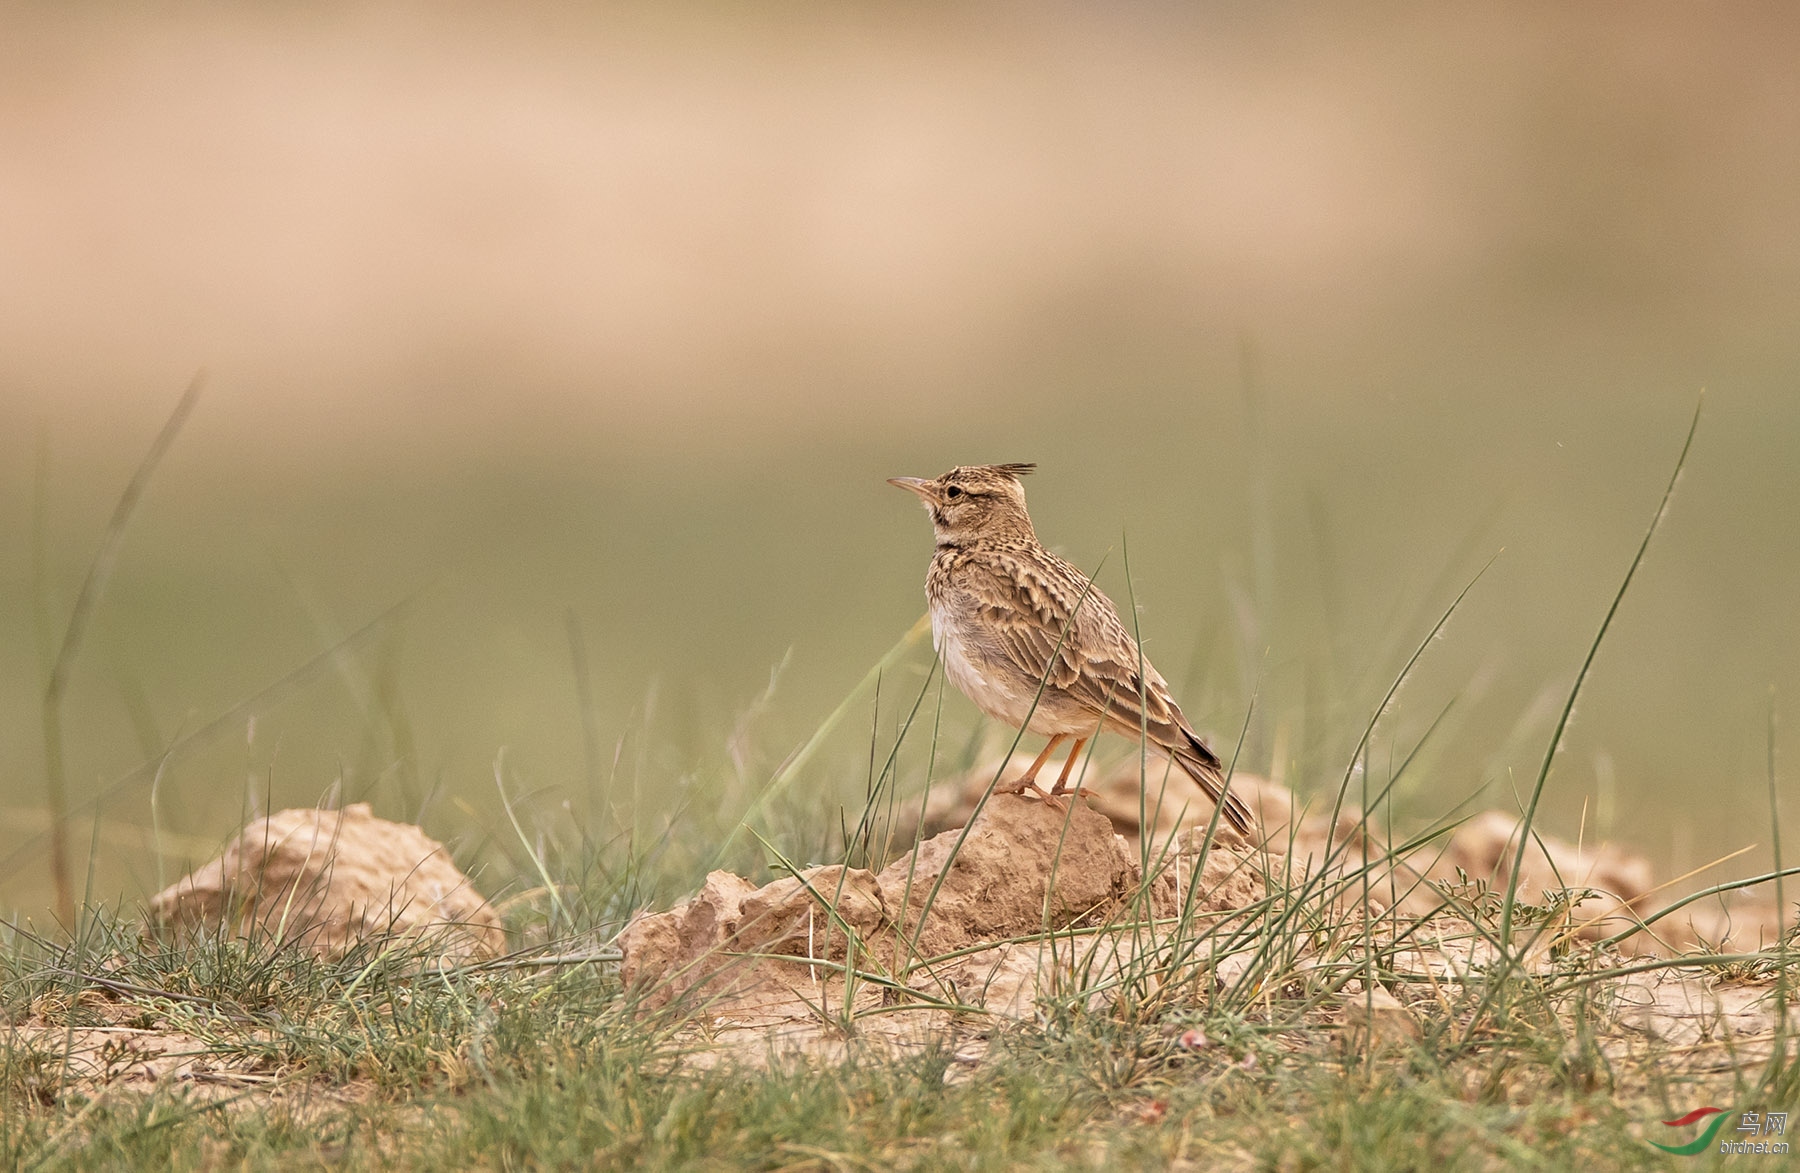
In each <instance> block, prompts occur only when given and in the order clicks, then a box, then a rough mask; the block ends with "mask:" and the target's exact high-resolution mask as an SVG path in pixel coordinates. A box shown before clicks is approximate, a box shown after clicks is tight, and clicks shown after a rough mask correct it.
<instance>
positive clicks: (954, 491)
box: [944, 485, 962, 501]
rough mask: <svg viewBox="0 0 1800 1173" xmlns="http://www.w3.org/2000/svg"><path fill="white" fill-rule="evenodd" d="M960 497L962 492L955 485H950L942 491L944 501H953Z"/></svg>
mask: <svg viewBox="0 0 1800 1173" xmlns="http://www.w3.org/2000/svg"><path fill="white" fill-rule="evenodd" d="M960 496H962V490H961V489H959V488H957V487H956V486H955V485H951V486H950V487H949V488H948V489H945V490H944V499H945V500H947V501H954V500H956V499H957V498H958V497H960Z"/></svg>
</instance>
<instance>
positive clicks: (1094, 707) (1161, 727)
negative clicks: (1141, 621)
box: [985, 582, 1182, 741]
mask: <svg viewBox="0 0 1800 1173" xmlns="http://www.w3.org/2000/svg"><path fill="white" fill-rule="evenodd" d="M1033 585H1036V584H1033ZM1056 585H1057V586H1061V585H1062V584H1056ZM1082 585H1083V586H1084V587H1085V585H1086V584H1085V582H1084V583H1083V584H1082ZM1067 593H1068V592H1067V590H1066V589H1064V590H1055V589H1052V590H1034V591H1031V592H1030V594H1029V597H1030V598H1031V600H1032V601H1033V603H1035V604H1036V606H1035V608H1033V609H1032V610H1022V609H1019V608H1016V607H990V608H987V609H986V610H987V614H986V616H985V618H986V619H987V621H988V628H989V630H990V631H991V632H992V633H993V635H994V637H995V638H994V642H995V644H996V645H997V647H998V650H1000V651H1001V652H1002V653H1003V654H1004V655H1005V656H1006V658H1007V659H1008V660H1010V661H1011V662H1012V664H1013V666H1014V667H1016V668H1017V669H1018V670H1019V672H1020V673H1021V674H1022V675H1024V676H1026V677H1029V678H1031V679H1033V680H1042V681H1044V682H1045V687H1046V688H1054V689H1057V690H1059V691H1060V692H1063V693H1065V694H1067V695H1068V696H1069V697H1070V698H1072V699H1074V700H1075V701H1077V702H1079V703H1080V704H1081V705H1082V707H1083V708H1086V709H1088V710H1089V711H1090V712H1092V713H1093V715H1094V719H1095V721H1096V722H1098V721H1101V720H1105V721H1106V722H1107V723H1108V724H1109V725H1112V726H1113V727H1114V728H1116V729H1118V730H1119V731H1120V732H1122V733H1128V734H1130V735H1135V734H1136V733H1137V731H1138V729H1139V728H1140V722H1141V723H1142V725H1143V726H1147V728H1148V730H1149V733H1150V736H1151V738H1152V739H1153V740H1156V741H1164V740H1169V739H1171V738H1173V737H1174V736H1175V735H1176V734H1177V733H1178V732H1179V728H1180V725H1181V720H1182V718H1181V713H1180V710H1178V709H1177V708H1176V707H1175V703H1174V701H1173V700H1172V699H1171V698H1170V697H1169V691H1168V685H1167V684H1166V683H1165V682H1164V681H1163V678H1162V677H1161V676H1160V675H1159V674H1158V673H1157V671H1156V669H1155V668H1153V667H1151V666H1150V665H1149V664H1147V663H1146V664H1144V673H1143V678H1142V680H1140V678H1139V675H1138V664H1139V654H1138V646H1137V642H1136V641H1135V640H1133V639H1132V638H1131V637H1130V636H1129V635H1127V634H1126V632H1125V629H1124V626H1123V625H1122V624H1121V623H1120V622H1119V618H1118V613H1117V612H1116V611H1114V610H1113V606H1112V603H1111V601H1110V600H1108V599H1107V597H1106V596H1105V595H1103V594H1101V593H1100V592H1099V591H1098V590H1089V591H1087V593H1086V597H1085V598H1083V597H1081V596H1080V595H1077V596H1076V598H1075V599H1074V600H1072V603H1073V604H1074V606H1073V607H1071V606H1066V605H1064V604H1063V603H1062V600H1061V599H1060V598H1058V596H1059V595H1065V594H1067ZM1071 614H1073V619H1072V620H1071V618H1070V616H1071Z"/></svg>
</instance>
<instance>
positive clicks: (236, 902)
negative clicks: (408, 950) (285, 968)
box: [150, 803, 506, 960]
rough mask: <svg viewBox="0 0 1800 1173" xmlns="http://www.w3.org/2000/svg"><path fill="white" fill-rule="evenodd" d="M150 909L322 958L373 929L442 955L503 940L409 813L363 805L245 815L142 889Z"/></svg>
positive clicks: (158, 916)
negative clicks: (221, 839) (395, 819)
mask: <svg viewBox="0 0 1800 1173" xmlns="http://www.w3.org/2000/svg"><path fill="white" fill-rule="evenodd" d="M150 914H151V917H152V919H153V920H155V921H156V922H158V923H160V924H163V925H166V926H169V927H172V928H176V929H192V928H206V929H216V928H218V927H219V926H221V925H223V926H227V927H229V928H230V929H231V931H233V932H236V933H239V934H243V935H248V934H251V933H258V934H267V935H269V936H271V937H274V938H277V939H279V940H282V941H297V942H300V943H302V944H303V945H305V946H306V947H307V948H310V949H312V950H314V951H316V952H318V953H319V954H321V955H325V956H331V955H335V954H340V953H342V952H343V951H345V950H346V949H348V948H350V947H351V946H353V945H355V944H358V943H360V942H363V941H368V940H372V939H383V938H395V939H398V938H405V939H409V940H411V941H413V942H415V943H417V944H422V945H424V946H425V947H427V948H432V949H435V950H437V951H439V952H441V954H442V955H443V956H444V957H446V958H447V959H450V960H465V959H469V958H475V957H485V956H491V955H493V954H497V953H500V952H502V951H503V950H504V949H505V946H506V935H505V933H504V931H503V930H502V928H501V925H500V917H499V916H498V915H497V914H496V913H495V912H494V910H493V909H492V908H490V907H489V906H488V903H487V901H486V900H484V899H482V897H481V894H480V893H479V892H477V891H475V889H474V887H473V886H472V885H471V884H470V883H469V879H468V877H467V876H465V875H463V874H462V872H461V871H459V870H458V869H457V867H456V865H455V864H454V863H452V862H450V853H449V851H448V850H447V849H446V848H445V847H444V845H443V844H441V843H439V842H437V841H436V840H435V839H431V838H429V837H428V836H427V835H426V834H425V833H424V832H423V831H421V830H419V828H417V827H415V826H412V825H411V824H409V823H390V822H388V821H387V820H386V819H378V818H376V817H375V816H374V814H373V812H372V811H371V810H370V808H369V805H368V804H367V803H355V804H353V805H351V806H347V807H345V808H344V809H343V810H341V811H331V810H315V809H312V808H306V809H301V810H284V811H279V812H277V813H276V814H273V815H270V816H269V817H268V818H266V819H258V820H256V821H255V822H253V823H251V824H250V825H249V826H247V827H245V828H244V829H243V831H241V832H239V834H238V836H237V838H235V839H233V840H232V841H231V843H230V844H228V845H227V846H226V848H225V850H224V852H223V853H221V854H220V856H219V857H218V858H217V859H215V860H213V861H212V862H210V863H208V864H206V865H204V866H203V867H200V868H198V869H197V870H195V871H194V872H193V873H192V874H191V875H188V876H186V877H184V878H182V879H181V880H179V881H177V882H176V883H175V884H173V885H171V886H170V887H168V888H166V889H164V890H163V891H162V892H159V893H157V894H156V896H154V897H152V898H151V901H150Z"/></svg>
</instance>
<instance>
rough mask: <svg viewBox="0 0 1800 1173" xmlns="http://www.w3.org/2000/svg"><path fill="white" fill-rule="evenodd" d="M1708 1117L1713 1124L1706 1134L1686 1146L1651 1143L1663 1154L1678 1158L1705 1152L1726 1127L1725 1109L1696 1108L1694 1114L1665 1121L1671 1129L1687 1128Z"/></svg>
mask: <svg viewBox="0 0 1800 1173" xmlns="http://www.w3.org/2000/svg"><path fill="white" fill-rule="evenodd" d="M1708 1116H1711V1117H1712V1118H1713V1122H1712V1123H1711V1124H1708V1125H1707V1126H1706V1130H1705V1131H1704V1132H1702V1133H1701V1134H1700V1135H1699V1136H1697V1137H1695V1138H1694V1139H1693V1140H1691V1141H1689V1142H1688V1143H1686V1144H1657V1142H1656V1141H1651V1142H1650V1143H1651V1144H1653V1145H1656V1147H1657V1148H1659V1149H1661V1150H1662V1151H1663V1152H1665V1153H1674V1154H1675V1155H1676V1156H1678V1157H1691V1156H1693V1155H1694V1154H1696V1153H1702V1152H1705V1151H1706V1150H1707V1149H1708V1148H1710V1147H1712V1142H1713V1138H1714V1137H1715V1136H1718V1135H1719V1129H1720V1128H1722V1127H1724V1125H1725V1109H1724V1108H1695V1109H1694V1110H1693V1111H1692V1112H1689V1113H1688V1114H1687V1115H1686V1116H1682V1117H1680V1118H1679V1119H1676V1120H1664V1121H1663V1123H1664V1124H1666V1125H1668V1126H1669V1127H1670V1128H1686V1127H1687V1126H1688V1125H1690V1124H1692V1123H1693V1122H1694V1121H1696V1120H1701V1119H1704V1118H1705V1117H1708Z"/></svg>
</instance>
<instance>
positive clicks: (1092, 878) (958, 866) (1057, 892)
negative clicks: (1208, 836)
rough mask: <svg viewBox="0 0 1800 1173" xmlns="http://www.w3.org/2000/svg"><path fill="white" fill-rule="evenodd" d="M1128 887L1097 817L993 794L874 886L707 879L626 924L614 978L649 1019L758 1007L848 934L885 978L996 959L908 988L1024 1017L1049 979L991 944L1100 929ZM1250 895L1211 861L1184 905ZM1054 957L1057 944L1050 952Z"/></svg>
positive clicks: (1027, 949) (1041, 968) (920, 978)
mask: <svg viewBox="0 0 1800 1173" xmlns="http://www.w3.org/2000/svg"><path fill="white" fill-rule="evenodd" d="M959 839H961V840H962V844H961V847H960V848H958V847H957V841H958V840H959ZM953 853H954V859H952V854H953ZM946 864H948V871H947V873H946V871H945V869H946ZM1192 868H1193V863H1192V856H1191V855H1188V854H1185V853H1184V856H1183V869H1182V874H1184V875H1189V874H1191V872H1192ZM940 874H942V875H943V883H942V884H941V885H939V884H937V879H938V877H939V875H940ZM1138 875H1139V872H1138V861H1137V858H1136V857H1135V856H1134V855H1133V854H1132V852H1130V851H1129V850H1128V849H1127V848H1126V846H1125V843H1124V841H1123V840H1121V839H1120V838H1119V837H1118V836H1117V835H1116V834H1114V832H1113V828H1112V824H1111V823H1110V822H1109V821H1108V820H1107V819H1106V817H1105V816H1104V815H1102V814H1099V813H1098V812H1095V811H1093V810H1090V809H1089V808H1088V807H1087V806H1086V805H1084V804H1080V803H1077V804H1075V806H1074V808H1073V810H1069V811H1060V810H1057V809H1055V808H1054V807H1051V806H1048V805H1047V804H1045V803H1043V802H1039V801H1034V800H1031V799H1026V798H1022V797H1019V796H1016V795H1004V794H1003V795H995V796H994V797H993V798H992V799H991V800H990V801H989V802H988V803H987V805H986V806H984V807H983V808H982V810H981V813H980V815H979V816H978V817H977V818H976V819H975V821H974V823H973V824H972V825H971V826H970V829H969V833H968V835H967V836H966V837H965V836H963V834H962V830H961V828H956V829H952V830H948V831H944V832H941V833H940V834H938V835H935V836H933V837H932V838H931V839H929V840H927V841H925V842H924V843H922V844H920V845H919V847H918V848H917V850H916V851H914V852H913V853H911V854H908V855H906V856H903V857H901V858H900V859H898V860H896V861H895V862H893V863H892V864H889V865H888V866H887V867H886V868H884V869H883V870H882V872H881V874H880V875H871V874H870V873H869V872H867V871H864V870H861V869H850V870H846V869H844V868H841V867H823V868H812V869H809V870H807V871H804V872H802V873H801V878H795V877H792V876H789V877H783V878H782V879H778V880H776V881H774V882H773V883H771V884H768V885H766V886H764V887H762V888H752V887H751V886H750V884H749V882H748V881H746V880H743V879H741V878H739V877H737V876H733V875H731V874H730V873H727V872H714V873H712V874H711V875H710V876H708V877H707V881H706V885H705V887H703V888H702V889H701V890H700V892H699V893H697V894H696V895H695V896H694V897H692V898H691V899H689V900H687V901H684V902H683V903H681V904H678V905H676V906H675V907H674V908H672V909H670V910H669V911H668V912H662V913H644V914H641V915H640V916H638V917H637V918H636V919H634V920H633V921H632V923H631V924H630V925H629V926H628V927H627V928H626V929H625V931H624V932H623V933H622V934H621V935H620V937H619V945H620V947H621V949H622V950H623V952H624V955H625V956H624V964H623V967H622V971H621V972H622V976H623V978H624V980H625V983H626V985H627V986H629V987H632V988H635V989H636V990H637V991H638V992H639V995H640V997H642V998H643V999H644V1000H645V1002H646V1004H647V1005H651V1006H659V1005H664V1004H666V1003H668V1002H669V1001H671V1000H673V999H675V998H678V997H683V996H691V997H698V996H704V997H707V998H711V999H713V1000H714V1004H715V1005H723V1004H725V1003H726V1002H727V1001H728V1000H729V999H732V998H741V997H744V996H749V995H751V994H755V993H758V992H759V991H760V993H761V994H762V995H765V996H767V995H769V994H770V993H771V988H772V987H777V988H778V987H780V986H781V985H782V984H783V983H790V984H792V988H794V989H800V988H802V987H806V988H810V985H811V984H812V983H813V982H815V981H816V980H817V979H818V978H819V977H820V975H821V973H822V972H823V973H824V974H825V976H827V977H829V976H830V974H831V972H832V971H825V970H821V968H820V967H817V966H810V967H809V966H807V965H806V961H807V960H808V959H823V960H833V961H837V960H841V959H842V958H843V957H844V956H845V952H846V943H847V940H848V934H847V933H846V931H845V929H846V927H848V928H849V929H851V930H854V932H855V933H856V935H857V939H858V940H859V941H860V942H861V943H862V946H863V948H864V949H865V950H866V951H867V954H868V955H869V956H868V961H869V962H870V963H872V964H874V965H876V966H879V967H884V968H890V969H898V968H900V966H901V964H902V963H903V962H905V961H906V960H907V959H908V958H909V957H910V958H911V959H912V960H914V961H919V960H924V959H928V958H932V957H939V956H942V955H944V954H948V953H952V952H956V951H959V950H966V949H970V948H972V947H976V946H980V945H984V944H986V945H994V948H992V949H985V950H980V951H978V952H975V953H973V954H964V955H963V956H961V957H958V958H956V959H954V960H953V961H950V962H948V963H944V964H938V965H933V966H930V967H923V968H922V969H921V971H920V972H919V973H917V974H915V978H914V984H915V985H916V986H921V988H923V985H929V986H931V987H932V988H933V989H934V990H935V991H937V992H938V993H940V994H942V993H944V992H946V991H947V990H950V989H955V990H957V991H974V992H975V994H976V995H977V996H979V997H980V998H981V1000H982V1001H983V1002H984V1004H986V1005H988V1007H989V1008H990V1009H995V1010H999V1011H1002V1012H1005V1013H1014V1014H1017V1013H1026V1012H1029V1010H1030V1008H1031V1003H1032V996H1033V995H1034V993H1035V992H1036V990H1037V989H1038V983H1039V982H1041V981H1042V980H1046V979H1047V978H1048V977H1049V973H1048V971H1047V970H1046V968H1045V965H1044V957H1043V956H1040V954H1041V950H1039V948H1038V947H1037V946H1036V945H1035V944H1005V943H1003V942H1006V941H1007V940H1008V939H1009V938H1018V937H1029V936H1031V935H1033V934H1036V933H1039V932H1041V931H1043V930H1044V929H1046V928H1050V929H1066V928H1069V927H1071V926H1075V925H1080V924H1099V923H1102V922H1103V921H1104V920H1105V919H1106V918H1107V917H1108V916H1109V915H1112V914H1113V913H1115V912H1116V911H1117V910H1118V909H1119V907H1120V904H1121V902H1122V901H1124V900H1125V899H1127V898H1128V897H1129V896H1130V895H1131V894H1132V892H1133V891H1134V889H1135V888H1136V886H1137V884H1138ZM1053 876H1054V883H1052V882H1051V879H1052V877H1053ZM802 879H803V880H804V882H802ZM1189 882H1190V883H1191V879H1190V880H1189ZM934 887H936V893H935V896H934V895H933V888H934ZM1261 895H1262V887H1261V878H1260V876H1258V875H1256V874H1255V873H1254V872H1253V871H1252V870H1251V869H1249V868H1248V866H1247V860H1246V858H1245V857H1244V856H1243V855H1242V854H1238V853H1233V852H1231V851H1229V850H1227V849H1225V848H1222V847H1215V849H1214V851H1213V854H1212V855H1211V857H1210V858H1209V860H1208V862H1207V867H1206V870H1205V872H1204V874H1203V875H1202V877H1201V892H1200V893H1199V894H1198V896H1197V897H1196V898H1193V900H1192V904H1193V907H1194V908H1195V909H1196V910H1198V911H1201V912H1208V911H1216V910H1220V909H1228V908H1237V907H1242V905H1243V904H1246V903H1250V902H1252V901H1254V900H1256V899H1260V898H1261ZM1176 899H1177V890H1176V885H1175V881H1174V878H1173V876H1172V875H1165V876H1163V877H1162V878H1161V879H1160V880H1159V883H1158V887H1157V889H1155V891H1154V893H1153V900H1154V907H1156V908H1157V909H1158V910H1159V912H1160V911H1162V910H1167V911H1171V912H1172V911H1173V910H1174V909H1175V908H1176V907H1177V905H1176V903H1175V902H1176ZM827 901H835V906H836V915H835V916H833V915H831V914H828V913H827V912H826V902H827ZM915 936H916V947H914V946H913V942H914V938H915ZM1068 951H1069V950H1068V948H1067V947H1066V946H1065V947H1064V949H1063V953H1065V954H1067V953H1068ZM771 953H776V954H785V955H788V956H792V957H794V958H795V963H794V964H784V963H782V962H777V961H772V960H768V959H767V958H765V959H764V960H763V963H762V964H752V962H751V960H750V959H749V958H747V957H745V956H744V955H745V954H764V955H766V954H771ZM859 964H861V962H859ZM775 993H776V995H777V996H778V995H779V990H778V989H776V990H775ZM957 996H963V995H962V994H961V993H959V994H958V995H957Z"/></svg>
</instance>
